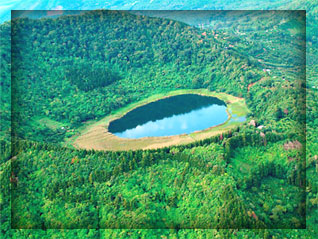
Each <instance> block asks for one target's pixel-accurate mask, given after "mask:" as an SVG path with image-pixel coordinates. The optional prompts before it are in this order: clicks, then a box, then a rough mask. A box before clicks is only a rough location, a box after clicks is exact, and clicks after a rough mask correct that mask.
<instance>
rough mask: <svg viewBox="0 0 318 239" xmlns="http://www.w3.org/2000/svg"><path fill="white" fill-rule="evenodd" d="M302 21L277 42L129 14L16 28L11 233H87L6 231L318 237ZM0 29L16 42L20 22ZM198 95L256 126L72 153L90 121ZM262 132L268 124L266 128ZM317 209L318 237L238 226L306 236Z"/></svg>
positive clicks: (6, 53) (6, 176) (4, 48)
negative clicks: (161, 97)
mask: <svg viewBox="0 0 318 239" xmlns="http://www.w3.org/2000/svg"><path fill="white" fill-rule="evenodd" d="M284 17H286V16H284ZM276 20H277V19H273V22H272V23H271V22H270V20H268V19H267V20H266V18H264V19H263V20H260V22H258V23H257V24H259V25H260V26H262V23H264V22H266V21H269V22H268V25H269V26H275V25H277V24H276V23H275V21H276ZM288 23H296V24H288ZM271 24H272V25H271ZM303 24H304V21H303V18H302V16H301V15H297V14H290V15H289V19H287V21H286V24H285V25H284V24H283V25H282V24H280V25H277V27H276V28H275V29H274V30H273V31H271V32H266V30H267V29H261V30H260V31H259V32H256V33H253V34H250V36H248V37H241V38H235V37H233V35H232V33H233V32H235V30H237V29H229V30H218V31H214V30H212V29H211V30H210V29H198V28H194V27H191V26H189V25H187V24H185V23H181V22H178V21H174V20H167V19H160V18H152V17H146V16H136V15H132V14H129V13H128V12H118V11H115V12H112V11H95V12H89V13H86V14H84V15H82V16H64V17H60V18H56V19H41V20H31V19H18V20H15V21H14V22H13V28H12V36H13V38H12V44H13V49H12V53H13V55H12V63H13V64H12V73H13V81H12V86H13V87H12V92H13V94H14V96H15V97H13V99H14V101H13V109H14V112H13V135H14V136H15V137H16V138H14V139H17V141H14V143H15V144H14V145H13V146H14V147H13V149H14V152H13V153H14V155H12V156H14V157H13V158H12V160H11V164H10V161H8V159H10V147H9V144H7V143H6V142H5V141H8V135H9V133H10V131H9V130H10V128H9V126H10V124H9V121H10V117H9V116H10V114H9V112H10V104H9V103H8V102H10V95H9V90H10V71H9V69H10V48H9V44H10V42H9V41H8V38H2V39H1V40H2V42H4V44H1V57H2V59H4V61H1V64H3V66H4V67H3V68H1V69H4V70H3V71H2V72H1V74H2V77H3V79H4V80H3V81H2V82H1V87H2V90H3V91H2V92H7V94H4V97H2V100H3V102H5V104H3V112H5V113H6V114H5V115H6V116H5V117H6V118H4V121H3V122H4V124H3V125H4V129H5V130H4V131H3V134H2V139H3V140H4V141H2V142H1V143H2V144H1V146H2V152H4V157H3V159H2V161H1V182H4V183H1V185H5V186H3V194H2V197H1V198H2V200H1V209H2V211H3V212H4V214H5V215H9V214H10V209H9V195H10V192H9V187H8V185H9V184H10V183H11V186H12V201H11V203H12V204H11V207H12V208H11V209H12V218H11V222H12V224H11V225H13V227H14V228H24V229H32V228H33V229H50V228H55V229H60V228H65V229H74V228H77V229H83V230H76V231H75V230H65V231H63V232H61V231H58V232H57V231H56V230H55V231H54V230H48V231H40V230H39V231H38V233H37V234H32V232H31V230H10V231H9V230H8V228H9V227H10V224H9V223H10V222H9V221H8V219H7V218H3V217H2V218H1V220H2V223H1V224H2V228H1V230H2V233H4V235H5V238H11V237H13V236H15V237H18V238H19V237H20V238H21V237H22V238H24V237H25V238H27V237H29V236H31V235H36V236H37V237H43V236H47V237H52V236H60V237H78V236H86V237H88V238H94V237H105V238H108V237H123V238H128V237H135V238H138V237H145V238H148V237H149V236H151V235H153V236H154V237H155V235H156V233H159V234H162V235H163V236H167V237H169V236H172V237H182V236H185V237H194V236H196V235H198V234H199V235H202V236H203V237H204V236H205V237H208V236H219V237H221V238H230V237H233V238H234V237H242V238H243V237H250V238H264V237H265V238H266V237H278V238H280V237H284V236H285V237H286V235H289V236H290V237H295V238H296V237H297V236H300V237H308V238H310V236H312V235H314V233H317V231H314V225H315V224H316V223H317V222H316V220H317V213H316V212H317V210H316V209H317V190H318V188H317V185H318V182H317V180H316V178H317V177H316V176H317V166H316V164H317V158H315V155H316V152H317V144H316V143H315V142H316V138H317V136H316V135H317V134H315V133H314V132H315V131H314V128H316V125H317V122H316V120H315V118H316V115H317V112H316V109H317V107H316V103H315V102H317V101H316V100H315V99H316V98H317V97H316V94H315V93H314V92H313V91H311V90H309V91H308V92H307V95H308V98H307V100H308V105H307V109H310V110H309V112H308V114H307V119H306V120H307V125H308V128H309V129H310V133H309V134H308V136H307V140H308V142H307V144H306V147H307V152H309V153H307V158H306V161H307V162H306V163H307V164H306V165H304V160H303V159H304V146H305V138H304V123H305V121H304V120H305V117H304V101H303V97H304V87H305V83H304V79H305V78H304V64H303V63H304V57H303V56H300V54H299V53H300V52H303V51H304V35H303V32H302V31H301V28H302V26H303ZM0 30H1V33H2V34H1V35H2V36H4V35H8V34H9V33H10V26H9V25H8V24H3V25H1V29H0ZM295 32H296V34H295ZM251 41H253V44H251ZM270 41H271V42H270ZM282 42H284V45H283V46H284V47H280V45H281V43H282ZM247 43H248V44H251V45H252V46H248V44H247ZM230 45H231V46H230ZM261 46H263V47H261ZM262 48H265V49H266V50H263V49H262ZM274 48H275V49H276V51H273V49H274ZM288 52H292V53H293V54H288ZM287 57H288V58H287ZM259 60H262V61H263V62H262V63H260V61H259ZM263 69H270V71H266V70H265V71H264V70H263ZM96 79H97V80H96ZM197 88H205V89H209V90H212V91H216V92H226V93H229V94H231V95H235V96H238V97H244V98H245V99H246V102H247V105H248V107H249V109H250V110H251V111H252V113H251V114H250V115H249V116H248V121H247V122H249V121H250V120H251V119H254V120H255V121H256V122H257V123H256V127H254V126H252V125H248V124H247V123H245V124H243V125H242V126H241V127H238V128H236V129H234V130H231V131H229V132H227V133H225V134H222V135H217V136H214V137H211V138H207V139H205V140H201V141H196V142H194V143H191V144H187V145H183V146H171V147H166V148H163V149H157V150H146V151H141V150H137V151H122V152H109V151H106V152H105V151H94V150H83V149H82V150H75V149H71V148H65V147H61V146H63V145H64V141H65V140H67V139H68V138H69V137H71V136H73V135H76V134H77V132H80V131H81V127H83V126H84V125H85V124H89V123H90V122H96V121H97V120H99V119H100V118H102V117H104V116H106V115H108V114H110V113H111V112H113V111H114V110H116V109H120V108H121V107H123V106H126V105H128V104H129V103H131V102H136V101H139V100H141V99H144V98H146V97H148V96H151V95H153V94H155V93H161V94H164V93H167V92H171V91H173V90H177V89H197ZM260 125H263V126H265V128H261V129H259V128H257V126H260ZM62 127H63V128H64V129H62ZM299 145H302V147H301V146H300V147H299ZM10 167H11V168H10ZM10 169H12V171H11V170H10ZM305 170H307V171H306V172H307V181H306V182H305ZM305 187H306V194H305ZM305 196H307V199H308V200H307V202H306V200H305ZM306 207H307V218H306V219H307V227H308V230H298V231H296V230H254V231H253V230H249V231H247V230H237V229H238V228H276V229H277V228H304V226H305V216H306V215H305V208H306ZM84 228H91V229H96V228H102V229H106V228H117V229H120V228H126V229H127V228H138V229H141V228H157V229H158V230H149V231H147V232H146V231H145V230H128V229H127V230H100V231H97V230H86V229H84ZM161 228H173V229H174V230H160V229H161ZM184 228H218V229H219V228H236V229H234V230H209V231H204V230H200V231H197V232H196V231H194V230H182V229H184Z"/></svg>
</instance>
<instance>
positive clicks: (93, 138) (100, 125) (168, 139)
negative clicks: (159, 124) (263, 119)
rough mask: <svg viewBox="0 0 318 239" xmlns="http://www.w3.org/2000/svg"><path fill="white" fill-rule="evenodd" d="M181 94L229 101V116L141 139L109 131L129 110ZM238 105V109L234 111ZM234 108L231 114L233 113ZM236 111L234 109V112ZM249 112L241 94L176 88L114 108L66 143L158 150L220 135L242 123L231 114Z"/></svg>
mask: <svg viewBox="0 0 318 239" xmlns="http://www.w3.org/2000/svg"><path fill="white" fill-rule="evenodd" d="M182 94H197V95H202V96H210V97H215V98H218V99H220V100H222V101H224V102H225V103H226V106H227V108H226V112H227V114H228V118H227V120H226V121H225V122H223V123H221V124H218V125H214V126H211V127H209V128H206V129H203V130H200V131H195V132H192V133H189V134H181V135H172V136H159V137H143V138H138V139H128V138H120V137H118V136H116V135H114V134H112V133H110V132H109V131H108V126H109V123H110V122H111V121H114V120H116V119H118V118H121V117H123V116H124V115H125V114H127V113H128V112H130V111H132V110H134V109H136V108H138V107H141V106H143V105H146V104H149V103H152V102H155V101H158V100H161V99H166V98H169V97H172V96H176V95H182ZM235 107H238V108H239V109H237V110H235ZM230 110H231V113H230ZM233 111H234V112H233ZM247 113H248V109H247V106H246V104H245V100H244V99H242V98H239V97H235V96H232V95H228V94H226V93H217V92H213V91H208V90H206V89H190V90H177V91H171V92H168V93H161V94H156V95H153V96H150V97H148V98H145V99H142V100H140V101H138V102H134V103H131V104H129V105H127V106H124V107H122V108H120V109H117V110H115V111H114V112H113V113H112V114H110V115H108V116H105V117H104V118H102V119H101V120H99V121H96V122H91V123H89V124H88V125H86V126H84V129H82V130H81V131H80V133H79V134H78V135H75V136H73V137H71V138H70V139H69V140H68V141H67V142H66V144H71V145H72V146H74V147H75V148H82V149H94V150H111V151H119V150H137V149H155V148H162V147H167V146H172V145H180V144H187V143H191V142H194V141H196V140H201V139H205V138H208V137H212V136H214V135H217V134H221V133H224V132H226V131H228V130H230V129H231V128H234V127H236V126H237V125H238V124H241V123H243V122H230V120H231V119H232V115H233V114H235V115H237V116H246V114H247Z"/></svg>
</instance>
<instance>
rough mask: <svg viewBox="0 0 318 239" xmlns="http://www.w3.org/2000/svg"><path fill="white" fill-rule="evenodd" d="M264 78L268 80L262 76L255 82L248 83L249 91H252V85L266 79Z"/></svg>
mask: <svg viewBox="0 0 318 239" xmlns="http://www.w3.org/2000/svg"><path fill="white" fill-rule="evenodd" d="M264 80H266V78H265V77H263V78H261V79H260V80H258V81H255V82H252V83H250V84H248V86H247V92H250V89H251V87H252V86H253V85H255V84H256V83H258V82H261V81H264Z"/></svg>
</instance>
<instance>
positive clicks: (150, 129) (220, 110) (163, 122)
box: [110, 95, 228, 138]
mask: <svg viewBox="0 0 318 239" xmlns="http://www.w3.org/2000/svg"><path fill="white" fill-rule="evenodd" d="M185 96H186V95H183V97H185ZM196 97H203V96H198V95H197V96H196ZM171 98H173V97H171ZM208 98H210V100H213V101H211V102H210V104H209V105H206V104H205V105H204V106H198V105H197V108H196V109H192V110H190V111H189V112H186V113H179V114H174V115H172V116H167V117H164V118H162V119H155V120H149V121H148V122H145V123H144V122H143V123H140V124H138V125H137V126H135V127H130V128H127V129H125V130H122V131H121V132H112V133H113V134H115V135H117V136H118V137H122V138H142V137H158V136H171V135H179V134H188V133H192V132H194V131H198V130H203V129H206V128H209V127H212V126H215V125H218V124H221V123H223V122H225V121H226V120H227V118H228V115H227V113H226V105H225V104H224V102H222V101H220V100H218V99H216V98H212V97H208ZM166 100H167V99H166ZM205 100H206V99H205ZM175 102H176V101H174V103H175ZM177 102H178V101H177ZM186 102H188V103H189V104H191V103H192V102H191V101H186V100H185V101H183V102H182V101H180V102H179V103H182V104H183V107H184V104H186ZM154 103H156V102H154ZM177 106H178V105H173V106H171V107H172V108H175V107H177ZM153 107H155V108H153ZM153 107H152V110H155V109H156V105H155V104H154V105H153ZM171 107H170V108H169V111H171ZM140 108H142V107H140ZM161 110H162V109H161ZM134 111H135V110H133V111H131V112H132V113H133V114H134ZM177 111H178V110H177ZM140 112H142V111H140V109H139V113H140ZM143 113H144V114H147V113H149V112H146V111H145V112H143ZM138 115H139V114H138ZM139 116H140V115H139ZM124 117H125V116H124ZM129 117H130V118H131V119H136V117H137V116H134V117H132V116H129ZM120 120H121V119H119V120H118V121H120ZM122 121H123V122H125V119H123V120H122ZM126 121H127V119H126ZM116 123H118V122H116ZM119 123H120V122H119ZM121 127H122V125H121ZM110 128H111V127H110ZM110 132H111V130H110Z"/></svg>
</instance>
